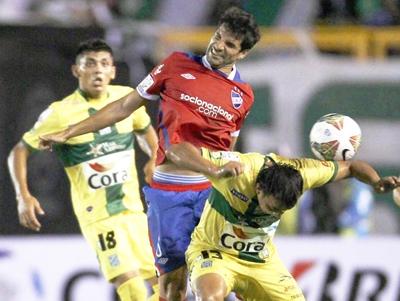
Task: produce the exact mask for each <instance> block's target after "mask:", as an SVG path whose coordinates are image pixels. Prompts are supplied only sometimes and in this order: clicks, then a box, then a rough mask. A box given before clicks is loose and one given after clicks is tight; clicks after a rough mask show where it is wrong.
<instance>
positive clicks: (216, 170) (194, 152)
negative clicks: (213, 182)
mask: <svg viewBox="0 0 400 301" xmlns="http://www.w3.org/2000/svg"><path fill="white" fill-rule="evenodd" d="M166 156H167V158H168V160H170V161H171V162H173V163H174V164H175V165H177V166H179V167H181V168H185V169H188V170H192V171H196V172H200V173H202V174H204V175H206V176H209V177H215V178H222V177H230V176H237V175H240V174H241V173H242V172H243V166H242V164H241V163H240V162H235V161H231V162H228V163H227V164H225V165H223V166H216V165H214V164H213V163H212V162H211V161H208V160H206V159H204V158H203V157H202V156H201V150H200V149H198V148H196V147H195V146H194V145H193V144H191V143H188V142H182V143H179V144H173V145H171V146H170V147H169V148H168V149H167V151H166Z"/></svg>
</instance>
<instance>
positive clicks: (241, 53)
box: [238, 49, 250, 60]
mask: <svg viewBox="0 0 400 301" xmlns="http://www.w3.org/2000/svg"><path fill="white" fill-rule="evenodd" d="M249 52H250V50H249V49H246V50H243V51H240V52H239V55H238V60H243V59H244V58H245V57H246V56H247V55H248V54H249Z"/></svg>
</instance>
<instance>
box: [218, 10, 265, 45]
mask: <svg viewBox="0 0 400 301" xmlns="http://www.w3.org/2000/svg"><path fill="white" fill-rule="evenodd" d="M221 25H225V26H226V27H227V29H228V30H229V31H230V32H232V33H233V34H234V35H235V36H236V37H238V38H241V39H242V43H241V44H240V47H241V50H247V49H251V48H253V46H254V45H255V44H256V43H257V42H258V41H259V40H260V30H259V28H258V25H257V22H256V20H255V18H254V16H253V15H252V14H250V13H248V12H246V11H244V10H243V9H241V8H239V7H236V6H232V7H231V8H229V9H227V10H226V11H225V12H224V13H223V14H222V15H221V17H220V19H219V21H218V26H221Z"/></svg>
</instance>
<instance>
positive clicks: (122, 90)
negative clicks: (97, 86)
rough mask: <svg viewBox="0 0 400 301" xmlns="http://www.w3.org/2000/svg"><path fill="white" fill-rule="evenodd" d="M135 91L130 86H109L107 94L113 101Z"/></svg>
mask: <svg viewBox="0 0 400 301" xmlns="http://www.w3.org/2000/svg"><path fill="white" fill-rule="evenodd" d="M132 91H133V88H132V87H129V86H120V85H109V86H108V87H107V92H108V94H109V98H110V99H112V100H114V99H115V100H117V99H119V98H121V97H124V96H125V95H127V94H129V93H131V92H132Z"/></svg>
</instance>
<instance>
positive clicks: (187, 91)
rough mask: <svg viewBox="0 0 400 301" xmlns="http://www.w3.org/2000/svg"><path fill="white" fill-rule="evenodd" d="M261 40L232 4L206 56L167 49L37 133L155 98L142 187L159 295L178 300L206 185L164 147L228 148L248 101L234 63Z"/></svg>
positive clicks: (108, 116)
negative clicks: (98, 99)
mask: <svg viewBox="0 0 400 301" xmlns="http://www.w3.org/2000/svg"><path fill="white" fill-rule="evenodd" d="M259 39H260V33H259V29H258V26H257V24H256V22H255V20H254V18H253V16H252V15H250V14H249V13H247V12H245V11H243V10H241V9H239V8H231V9H229V10H227V11H226V12H225V13H224V14H223V15H222V16H221V18H220V21H219V26H218V28H217V30H216V32H215V33H214V35H213V36H212V37H211V40H210V43H209V45H208V47H207V50H206V54H205V55H204V56H202V57H201V56H193V55H190V54H185V53H173V54H172V55H170V56H169V57H167V58H166V59H165V60H164V61H163V62H162V63H161V64H160V65H158V66H157V67H155V68H154V69H153V71H152V72H151V73H150V74H149V75H148V76H147V77H146V78H145V79H144V80H143V81H142V82H141V83H140V84H139V85H138V87H137V89H136V90H135V91H134V92H132V93H131V94H129V95H127V96H126V97H124V98H122V99H120V100H118V101H116V102H114V103H112V104H110V105H108V106H107V107H105V108H104V109H102V110H100V111H99V112H98V113H97V114H95V115H93V116H92V117H90V118H88V119H86V120H84V121H82V122H80V123H77V124H75V125H73V126H71V127H69V128H68V129H66V130H64V131H62V132H59V133H55V134H50V135H46V136H43V137H42V142H41V143H42V147H43V148H50V147H51V144H52V143H60V142H61V143H63V142H65V141H66V140H67V139H69V138H71V137H75V136H77V135H81V134H84V133H87V132H91V131H95V130H98V129H101V128H103V127H106V126H108V125H110V124H113V123H115V122H117V121H119V120H122V119H124V118H126V117H127V116H129V115H130V114H131V113H132V112H133V111H134V110H136V109H137V108H138V107H140V106H142V105H144V104H145V103H146V102H147V100H157V99H159V98H160V110H159V111H160V113H159V120H158V134H159V140H160V142H159V150H158V155H157V163H156V164H157V168H156V171H155V173H154V175H153V183H152V184H151V187H145V188H144V192H145V198H146V202H147V204H148V212H147V214H148V220H149V230H150V238H151V242H152V247H153V251H154V255H155V258H156V266H157V268H158V271H159V275H160V276H159V284H160V300H184V299H185V296H186V283H187V268H186V264H185V251H186V249H187V246H188V244H189V242H190V235H191V233H192V231H193V229H194V227H195V226H196V225H197V223H198V221H199V219H200V215H201V212H202V210H203V206H204V202H205V200H206V198H207V196H208V193H209V188H210V183H209V182H208V180H207V178H206V177H204V176H203V175H202V174H199V173H195V172H193V171H189V170H184V169H182V168H179V167H177V166H176V165H175V164H173V163H172V162H170V161H167V160H166V157H165V151H166V150H167V149H168V148H169V146H170V145H172V144H176V143H180V142H183V141H187V142H191V143H192V144H194V145H195V146H197V147H201V146H204V147H207V148H210V149H212V150H230V149H233V147H234V145H235V142H236V139H237V136H238V134H239V131H240V128H241V125H242V123H243V121H244V119H245V117H246V115H247V114H248V112H249V110H250V108H251V106H252V104H253V101H254V99H253V98H254V97H253V92H252V89H251V87H250V86H249V85H248V84H246V83H244V82H243V81H242V80H241V79H240V76H239V73H238V70H237V69H236V66H235V63H236V62H237V61H239V60H241V59H243V58H245V57H246V56H247V54H248V53H249V51H250V49H251V48H252V47H253V46H254V45H255V44H256V43H257V41H258V40H259Z"/></svg>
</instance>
